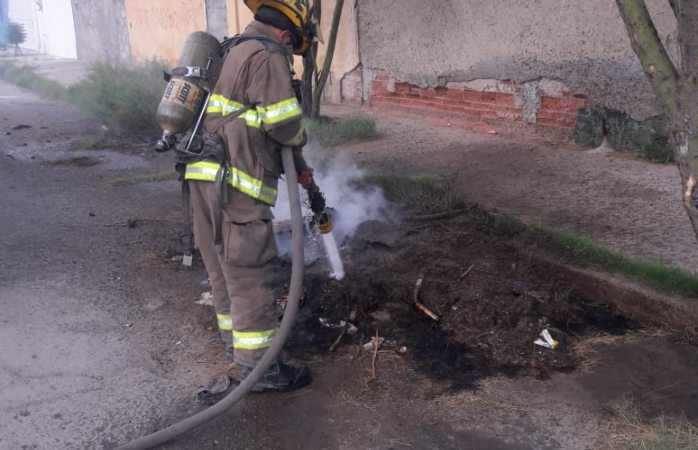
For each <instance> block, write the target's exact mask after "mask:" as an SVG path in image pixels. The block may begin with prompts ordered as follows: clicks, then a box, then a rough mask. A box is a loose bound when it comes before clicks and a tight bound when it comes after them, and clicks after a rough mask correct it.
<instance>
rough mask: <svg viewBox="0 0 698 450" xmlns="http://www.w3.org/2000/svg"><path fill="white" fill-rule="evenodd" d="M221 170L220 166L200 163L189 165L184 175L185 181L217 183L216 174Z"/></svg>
mask: <svg viewBox="0 0 698 450" xmlns="http://www.w3.org/2000/svg"><path fill="white" fill-rule="evenodd" d="M220 168H221V165H220V164H216V163H212V162H207V161H199V162H195V163H191V164H187V170H186V172H185V173H184V179H185V180H199V181H216V174H217V173H218V170H219V169H220Z"/></svg>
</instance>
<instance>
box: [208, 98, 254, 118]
mask: <svg viewBox="0 0 698 450" xmlns="http://www.w3.org/2000/svg"><path fill="white" fill-rule="evenodd" d="M244 107H245V105H243V104H242V103H238V102H235V101H233V100H230V99H227V98H225V97H223V96H222V95H220V94H213V95H212V96H211V98H209V99H208V106H207V107H206V112H207V113H208V114H220V115H222V116H228V115H230V114H232V113H234V112H236V111H239V110H241V109H243V108H244Z"/></svg>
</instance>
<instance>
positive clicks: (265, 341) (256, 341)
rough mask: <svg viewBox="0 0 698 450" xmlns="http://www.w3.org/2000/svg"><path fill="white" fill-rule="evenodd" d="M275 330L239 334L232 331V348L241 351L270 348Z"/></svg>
mask: <svg viewBox="0 0 698 450" xmlns="http://www.w3.org/2000/svg"><path fill="white" fill-rule="evenodd" d="M275 335H276V328H275V329H273V330H268V331H256V332H247V333H244V332H240V331H234V330H233V347H235V348H237V349H242V350H259V349H262V348H268V347H270V346H271V342H272V340H273V339H274V336H275Z"/></svg>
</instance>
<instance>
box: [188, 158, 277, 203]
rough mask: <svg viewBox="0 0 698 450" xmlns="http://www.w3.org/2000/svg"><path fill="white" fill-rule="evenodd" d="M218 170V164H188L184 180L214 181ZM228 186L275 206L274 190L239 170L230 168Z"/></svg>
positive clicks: (275, 191) (205, 162)
mask: <svg viewBox="0 0 698 450" xmlns="http://www.w3.org/2000/svg"><path fill="white" fill-rule="evenodd" d="M220 168H221V166H220V164H217V163H212V162H207V161H199V162H195V163H190V164H187V170H186V172H185V173H184V179H185V180H199V181H216V174H217V173H218V170H219V169H220ZM228 184H230V185H231V186H232V187H234V188H235V189H237V190H239V191H240V192H242V193H244V194H247V195H249V196H250V197H252V198H255V199H257V200H260V201H262V202H264V203H266V204H268V205H270V206H274V205H275V204H276V195H277V194H278V191H277V190H276V189H274V188H272V187H269V186H266V185H265V184H264V183H263V182H262V180H258V179H256V178H254V177H251V176H250V175H248V174H246V173H245V172H243V171H242V170H240V169H237V168H235V167H231V168H230V171H229V174H228Z"/></svg>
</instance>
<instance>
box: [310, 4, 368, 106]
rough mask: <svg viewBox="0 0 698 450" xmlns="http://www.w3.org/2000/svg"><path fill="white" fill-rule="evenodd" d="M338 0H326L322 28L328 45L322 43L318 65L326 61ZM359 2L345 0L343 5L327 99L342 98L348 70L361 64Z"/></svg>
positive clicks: (325, 97) (334, 100) (325, 94)
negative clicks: (358, 35)
mask: <svg viewBox="0 0 698 450" xmlns="http://www.w3.org/2000/svg"><path fill="white" fill-rule="evenodd" d="M336 3H337V2H336V0H324V1H323V2H322V24H321V30H322V34H323V36H324V38H325V45H320V48H319V55H318V68H322V65H323V64H324V61H325V50H326V48H327V45H326V44H327V41H328V40H329V38H330V27H331V25H332V14H333V13H334V9H335V5H336ZM357 6H358V4H357V2H356V0H345V1H344V8H343V9H342V18H341V21H340V23H339V30H338V35H337V43H336V47H335V51H334V57H333V58H332V68H331V70H330V77H329V78H328V79H327V84H326V86H325V91H324V93H323V95H324V99H325V101H327V102H330V103H337V102H340V101H341V100H342V84H343V80H344V78H345V76H346V75H347V73H349V72H351V71H352V70H353V69H354V68H356V66H357V65H358V64H359V62H360V60H359V40H358V37H357V31H358V26H357V9H356V8H357Z"/></svg>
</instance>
